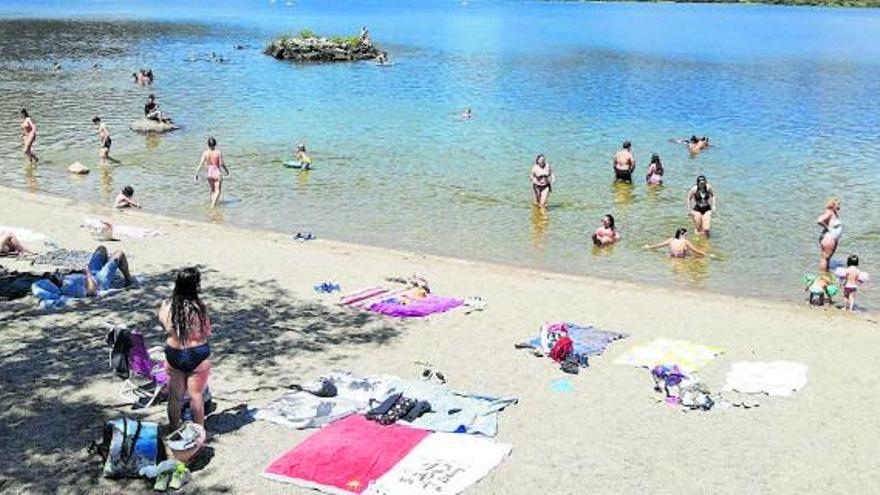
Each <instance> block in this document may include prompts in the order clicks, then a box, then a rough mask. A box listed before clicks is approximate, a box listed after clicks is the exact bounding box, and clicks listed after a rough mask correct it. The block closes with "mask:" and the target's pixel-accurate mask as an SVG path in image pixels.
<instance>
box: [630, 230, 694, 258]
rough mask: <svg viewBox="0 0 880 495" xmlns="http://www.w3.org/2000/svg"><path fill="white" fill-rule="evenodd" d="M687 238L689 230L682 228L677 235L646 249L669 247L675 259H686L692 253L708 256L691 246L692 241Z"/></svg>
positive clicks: (676, 232)
mask: <svg viewBox="0 0 880 495" xmlns="http://www.w3.org/2000/svg"><path fill="white" fill-rule="evenodd" d="M685 236H687V229H685V228H680V229H678V230H676V231H675V235H673V236H672V237H670V238H669V239H666V240H665V241H663V242H661V243H658V244H653V245H646V246H644V248H645V249H657V248H661V247H666V246H669V256H672V257H673V258H684V257H686V256H687V255H688V254H690V253H694V254H698V255H700V256H706V253H704V252H703V251H700V250H699V249H697V248H696V247H694V245H693V244H691V241H689V240H687V239H685Z"/></svg>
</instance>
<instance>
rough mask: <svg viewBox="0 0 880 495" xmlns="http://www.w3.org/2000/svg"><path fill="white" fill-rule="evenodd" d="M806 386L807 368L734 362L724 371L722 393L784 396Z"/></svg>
mask: <svg viewBox="0 0 880 495" xmlns="http://www.w3.org/2000/svg"><path fill="white" fill-rule="evenodd" d="M806 384H807V365H805V364H802V363H797V362H794V361H771V362H760V361H737V362H735V363H733V365H732V366H731V367H730V371H729V372H727V382H726V383H725V384H724V390H735V391H737V392H739V393H742V394H761V393H763V394H767V395H771V396H781V397H788V396H790V395H791V394H793V393H794V392H797V391H798V390H800V389H802V388H804V386H805V385H806Z"/></svg>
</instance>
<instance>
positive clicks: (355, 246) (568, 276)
mask: <svg viewBox="0 0 880 495" xmlns="http://www.w3.org/2000/svg"><path fill="white" fill-rule="evenodd" d="M0 194H3V195H9V194H15V195H18V196H19V198H18V199H22V200H30V199H33V198H43V199H46V200H49V201H53V202H55V203H58V204H56V205H55V206H59V205H60V204H61V203H64V204H66V205H75V206H79V207H82V208H89V209H91V210H94V211H93V214H95V213H98V212H100V213H103V214H105V215H108V214H109V215H112V216H118V215H120V214H121V215H125V216H129V215H131V216H132V218H136V217H143V218H144V219H147V220H153V221H160V222H168V221H172V222H178V223H188V224H192V225H198V226H204V227H216V228H223V229H229V230H234V231H237V232H239V233H249V234H256V235H264V236H269V237H271V238H273V239H274V241H275V242H278V241H282V242H288V243H300V242H302V241H293V240H291V239H290V235H289V234H284V233H281V232H276V231H272V230H264V229H260V228H252V227H247V226H240V225H235V224H228V223H214V222H208V221H200V220H193V219H189V218H183V217H176V216H171V215H165V214H162V213H152V212H149V211H143V210H126V211H123V212H120V211H118V210H115V209H114V208H112V207H109V206H104V205H100V204H96V203H90V202H86V201H80V200H77V199H72V198H67V197H64V196H60V195H55V194H51V193H47V192H38V193H33V192H29V191H25V190H23V189H19V188H15V187H10V186H6V185H0ZM28 228H30V227H28ZM306 242H307V243H309V244H314V245H315V246H319V247H325V248H327V249H328V251H330V252H339V251H340V250H356V251H359V254H370V255H371V256H375V257H387V256H388V255H392V256H394V257H398V258H401V259H406V260H408V259H411V258H413V257H417V258H421V259H423V260H425V261H428V262H430V261H434V262H440V263H448V264H454V265H456V266H463V267H471V268H476V269H484V270H489V271H491V272H492V273H494V274H504V273H505V272H509V273H510V274H513V275H522V276H533V277H535V276H536V277H541V278H547V277H555V278H559V279H564V280H568V281H571V282H575V283H589V284H593V285H599V286H602V287H603V288H604V289H608V290H618V289H622V290H624V291H645V290H648V291H650V292H652V293H654V294H658V295H660V294H663V295H669V294H670V293H672V294H677V295H679V296H687V297H699V298H700V299H701V300H703V301H704V302H717V303H729V304H740V303H745V304H748V305H749V306H752V307H762V308H765V309H778V310H783V309H788V310H795V311H806V312H807V314H811V313H816V312H821V313H823V314H824V313H828V312H830V313H832V314H833V313H840V314H841V315H842V316H844V317H848V318H851V317H862V318H864V319H865V320H867V321H869V322H872V323H876V322H877V321H876V320H874V319H873V318H871V315H872V313H871V312H869V311H865V310H863V311H859V312H857V313H856V314H855V315H850V314H848V313H845V312H844V311H843V310H841V309H839V308H837V307H836V306H825V307H823V308H813V307H810V306H808V305H807V304H806V301H802V303H803V304H796V303H790V302H784V301H781V300H772V299H761V298H754V297H748V296H734V295H731V294H724V293H720V292H713V291H709V290H700V289H686V288H681V287H675V286H669V287H663V286H659V285H654V284H650V283H644V282H635V281H630V280H608V279H605V278H600V277H596V276H593V275H581V274H574V273H566V272H559V271H554V270H549V269H538V268H531V267H526V266H517V265H508V264H504V263H497V262H492V261H485V260H476V259H467V258H456V257H453V256H443V255H437V254H430V253H419V252H416V251H407V250H403V249H395V248H390V247H383V246H375V245H371V244H359V243H354V242H347V241H342V240H336V239H326V238H317V239H315V240H312V241H306Z"/></svg>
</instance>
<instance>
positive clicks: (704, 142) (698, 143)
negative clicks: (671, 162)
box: [687, 136, 709, 155]
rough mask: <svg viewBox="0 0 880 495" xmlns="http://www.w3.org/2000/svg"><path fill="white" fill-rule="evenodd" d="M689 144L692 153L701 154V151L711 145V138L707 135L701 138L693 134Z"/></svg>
mask: <svg viewBox="0 0 880 495" xmlns="http://www.w3.org/2000/svg"><path fill="white" fill-rule="evenodd" d="M687 145H688V151H690V153H691V155H699V154H700V152H701V151H703V150H704V149H706V148H708V147H709V138H708V137H706V136H703V137H701V138H698V137H697V136H691V138H690V139H689V140H688V143H687Z"/></svg>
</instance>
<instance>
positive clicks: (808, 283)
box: [803, 273, 840, 306]
mask: <svg viewBox="0 0 880 495" xmlns="http://www.w3.org/2000/svg"><path fill="white" fill-rule="evenodd" d="M803 281H804V285H805V287H804V291H805V292H806V293H807V294H808V300H809V302H810V304H811V305H813V306H824V305H825V299H826V298H827V299H828V304H833V303H834V301H832V300H831V298H832V297H834V296H836V295H837V293H838V292H839V290H840V289H838V287H837V286H836V285H834V284H831V283H829V278H828V277H827V276H825V275H820V276H818V277H817V276H816V275H813V274H812V273H808V274H806V275H804V279H803Z"/></svg>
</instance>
